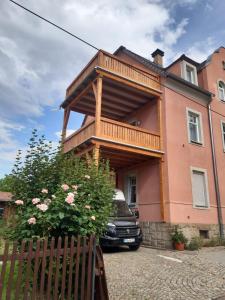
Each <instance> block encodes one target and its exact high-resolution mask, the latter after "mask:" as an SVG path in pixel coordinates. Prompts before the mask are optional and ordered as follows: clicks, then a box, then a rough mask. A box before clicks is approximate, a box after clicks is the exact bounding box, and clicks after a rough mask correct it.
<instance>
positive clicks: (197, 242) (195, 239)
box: [187, 236, 203, 251]
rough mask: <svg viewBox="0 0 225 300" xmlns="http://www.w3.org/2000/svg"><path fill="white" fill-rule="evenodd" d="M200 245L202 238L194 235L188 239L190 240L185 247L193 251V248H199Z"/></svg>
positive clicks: (201, 244)
mask: <svg viewBox="0 0 225 300" xmlns="http://www.w3.org/2000/svg"><path fill="white" fill-rule="evenodd" d="M202 246H203V240H202V238H200V237H199V236H195V237H193V238H191V240H190V242H189V244H188V246H187V249H188V250H191V251H194V250H199V249H201V248H202Z"/></svg>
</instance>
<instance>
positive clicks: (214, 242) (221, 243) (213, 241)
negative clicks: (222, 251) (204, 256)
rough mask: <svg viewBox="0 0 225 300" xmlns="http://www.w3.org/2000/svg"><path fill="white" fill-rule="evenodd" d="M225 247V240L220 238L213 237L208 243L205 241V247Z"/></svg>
mask: <svg viewBox="0 0 225 300" xmlns="http://www.w3.org/2000/svg"><path fill="white" fill-rule="evenodd" d="M216 246H225V240H224V239H221V238H220V237H213V238H211V239H210V240H208V241H204V247H216Z"/></svg>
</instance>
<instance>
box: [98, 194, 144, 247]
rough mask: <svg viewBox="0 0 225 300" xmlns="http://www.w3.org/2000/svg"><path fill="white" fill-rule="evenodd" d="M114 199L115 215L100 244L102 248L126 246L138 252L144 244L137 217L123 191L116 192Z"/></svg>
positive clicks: (111, 218)
mask: <svg viewBox="0 0 225 300" xmlns="http://www.w3.org/2000/svg"><path fill="white" fill-rule="evenodd" d="M118 196H119V198H120V199H119V200H118ZM121 198H122V199H121ZM114 199H115V200H113V204H114V210H113V211H114V213H113V216H111V217H110V220H109V223H108V224H107V228H106V231H105V234H104V235H103V236H102V237H101V238H100V244H101V246H102V247H117V246H124V245H126V246H128V247H129V248H130V249H131V250H137V249H138V248H139V247H140V245H141V242H142V232H141V228H140V226H139V222H138V220H137V217H136V216H135V215H134V214H133V213H132V212H131V210H130V209H129V206H128V204H127V203H126V201H125V198H124V195H123V192H122V191H119V190H116V196H115V197H114Z"/></svg>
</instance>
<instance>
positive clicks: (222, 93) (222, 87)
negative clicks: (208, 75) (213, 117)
mask: <svg viewBox="0 0 225 300" xmlns="http://www.w3.org/2000/svg"><path fill="white" fill-rule="evenodd" d="M218 91H219V99H220V100H221V101H225V83H224V82H223V81H221V80H220V81H219V82H218Z"/></svg>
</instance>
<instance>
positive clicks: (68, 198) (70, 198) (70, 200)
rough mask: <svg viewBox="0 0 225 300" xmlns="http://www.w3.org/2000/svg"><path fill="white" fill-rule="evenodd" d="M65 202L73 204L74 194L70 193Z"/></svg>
mask: <svg viewBox="0 0 225 300" xmlns="http://www.w3.org/2000/svg"><path fill="white" fill-rule="evenodd" d="M65 201H66V202H67V203H68V204H72V203H73V202H74V194H73V193H68V196H67V197H66V199H65Z"/></svg>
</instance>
